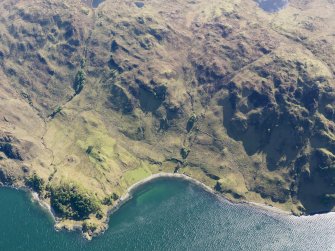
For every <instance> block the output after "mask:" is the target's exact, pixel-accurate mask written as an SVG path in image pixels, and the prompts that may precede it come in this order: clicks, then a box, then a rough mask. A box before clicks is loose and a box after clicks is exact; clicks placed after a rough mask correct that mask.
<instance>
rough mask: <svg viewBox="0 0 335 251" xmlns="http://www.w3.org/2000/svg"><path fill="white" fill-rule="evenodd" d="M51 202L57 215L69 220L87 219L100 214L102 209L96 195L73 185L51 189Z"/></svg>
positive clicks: (62, 185) (63, 185)
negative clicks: (91, 215)
mask: <svg viewBox="0 0 335 251" xmlns="http://www.w3.org/2000/svg"><path fill="white" fill-rule="evenodd" d="M50 201H51V206H52V208H53V209H54V210H55V213H56V215H57V216H59V217H64V218H67V219H74V220H83V219H87V218H88V217H89V215H90V214H95V213H98V212H99V209H100V205H99V202H98V200H97V199H96V198H95V197H94V195H92V194H89V193H88V192H87V191H85V190H83V189H82V188H79V187H78V186H76V185H73V184H61V185H59V186H57V187H51V188H50ZM87 224H89V223H87Z"/></svg>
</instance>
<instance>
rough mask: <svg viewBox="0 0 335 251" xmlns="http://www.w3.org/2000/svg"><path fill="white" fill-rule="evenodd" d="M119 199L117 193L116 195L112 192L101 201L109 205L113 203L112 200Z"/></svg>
mask: <svg viewBox="0 0 335 251" xmlns="http://www.w3.org/2000/svg"><path fill="white" fill-rule="evenodd" d="M118 199H119V195H117V194H116V193H113V194H112V195H109V196H106V197H105V198H104V199H103V201H102V204H104V205H107V206H111V205H113V201H116V200H118Z"/></svg>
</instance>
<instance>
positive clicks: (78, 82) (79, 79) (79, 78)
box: [73, 69, 86, 94]
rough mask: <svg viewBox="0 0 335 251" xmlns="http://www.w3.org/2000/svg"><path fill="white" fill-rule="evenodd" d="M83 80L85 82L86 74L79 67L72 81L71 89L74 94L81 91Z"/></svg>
mask: <svg viewBox="0 0 335 251" xmlns="http://www.w3.org/2000/svg"><path fill="white" fill-rule="evenodd" d="M85 82H86V74H85V72H84V71H83V70H82V69H80V70H79V71H78V72H77V74H76V77H75V79H74V82H73V89H74V91H75V93H76V94H79V93H80V92H81V91H82V89H83V88H84V85H85Z"/></svg>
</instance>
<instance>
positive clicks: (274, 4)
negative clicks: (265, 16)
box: [256, 0, 288, 12]
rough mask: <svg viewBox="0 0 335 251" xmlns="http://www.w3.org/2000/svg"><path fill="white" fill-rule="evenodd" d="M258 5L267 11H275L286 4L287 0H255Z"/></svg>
mask: <svg viewBox="0 0 335 251" xmlns="http://www.w3.org/2000/svg"><path fill="white" fill-rule="evenodd" d="M256 2H257V3H258V5H259V7H261V8H262V9H263V10H265V11H267V12H276V11H279V10H281V9H282V8H284V7H285V6H286V5H287V4H288V0H256Z"/></svg>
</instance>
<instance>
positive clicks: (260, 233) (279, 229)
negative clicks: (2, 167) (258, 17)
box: [0, 179, 335, 251]
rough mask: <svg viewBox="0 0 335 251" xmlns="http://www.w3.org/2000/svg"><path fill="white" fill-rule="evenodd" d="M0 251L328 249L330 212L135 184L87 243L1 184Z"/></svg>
mask: <svg viewBox="0 0 335 251" xmlns="http://www.w3.org/2000/svg"><path fill="white" fill-rule="evenodd" d="M0 203H1V207H0V250H1V251H11V250H15V251H19V250H24V251H39V250H42V251H57V250H60V251H67V250H68V251H77V250H78V251H79V250H81V251H85V250H89V251H95V250H99V251H102V250H117V251H121V250H146V251H147V250H159V251H163V250H227V251H229V250H253V251H254V250H266V251H271V250H294V251H296V250H303V251H306V250H311V251H312V250H313V251H315V250H322V251H323V250H335V215H334V214H327V215H322V216H313V217H302V218H296V217H288V216H285V217H284V216H276V215H271V214H269V213H267V212H264V211H259V210H257V209H255V208H251V207H248V206H246V205H232V204H230V203H228V202H226V201H223V200H219V199H218V198H217V197H215V196H214V195H211V194H209V193H207V192H206V191H204V190H202V189H201V188H199V187H197V186H195V185H193V184H191V183H188V182H186V181H182V180H172V179H163V180H156V181H154V182H152V183H148V184H146V185H144V186H143V187H141V188H139V189H138V190H137V192H136V193H135V194H134V197H133V199H131V200H130V201H129V202H127V203H126V204H124V205H123V206H122V207H121V209H120V210H118V211H117V212H116V213H114V214H113V215H112V218H111V221H110V224H109V229H108V230H107V232H106V233H105V234H104V235H101V236H99V237H97V238H95V239H93V241H91V242H88V241H85V240H83V239H82V238H81V236H80V234H79V233H73V232H72V233H69V232H65V231H61V232H56V231H55V230H54V228H53V222H52V219H51V218H50V216H48V214H47V213H46V212H44V211H43V210H41V208H40V207H39V206H38V205H36V203H33V202H31V200H30V198H29V196H28V195H27V194H26V193H24V192H22V191H16V190H12V189H7V188H3V189H0Z"/></svg>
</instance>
